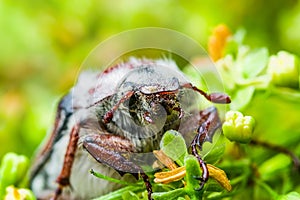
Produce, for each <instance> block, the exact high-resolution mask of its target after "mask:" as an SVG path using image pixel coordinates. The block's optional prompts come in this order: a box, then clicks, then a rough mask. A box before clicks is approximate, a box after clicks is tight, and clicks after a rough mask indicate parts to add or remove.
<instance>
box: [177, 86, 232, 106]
mask: <svg viewBox="0 0 300 200" xmlns="http://www.w3.org/2000/svg"><path fill="white" fill-rule="evenodd" d="M182 87H183V88H188V89H192V90H194V91H196V92H198V93H200V94H201V95H202V96H204V97H205V98H206V99H207V100H208V101H210V102H212V103H221V104H228V103H230V102H231V99H230V97H229V96H228V95H226V94H223V93H210V94H207V93H206V92H204V91H203V90H200V89H199V88H197V87H196V86H193V85H192V84H190V83H187V84H184V85H182Z"/></svg>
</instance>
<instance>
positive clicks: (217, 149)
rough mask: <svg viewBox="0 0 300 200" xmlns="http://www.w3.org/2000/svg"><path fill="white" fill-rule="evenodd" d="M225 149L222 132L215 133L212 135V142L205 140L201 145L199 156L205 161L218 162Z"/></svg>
mask: <svg viewBox="0 0 300 200" xmlns="http://www.w3.org/2000/svg"><path fill="white" fill-rule="evenodd" d="M224 151H225V137H224V135H223V134H220V132H219V133H217V134H215V135H214V138H213V143H210V142H205V143H204V144H203V147H202V151H201V156H202V158H203V159H204V160H205V162H206V163H210V164H213V163H216V162H218V161H219V160H220V159H221V158H222V156H223V154H224Z"/></svg>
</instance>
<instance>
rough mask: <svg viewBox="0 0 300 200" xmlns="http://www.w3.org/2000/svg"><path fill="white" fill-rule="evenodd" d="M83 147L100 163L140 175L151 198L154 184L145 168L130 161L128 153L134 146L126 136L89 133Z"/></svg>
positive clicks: (122, 171) (121, 172) (121, 171)
mask: <svg viewBox="0 0 300 200" xmlns="http://www.w3.org/2000/svg"><path fill="white" fill-rule="evenodd" d="M83 147H84V148H85V149H86V150H87V151H88V152H89V153H90V154H91V155H92V156H93V157H94V159H95V160H97V161H98V162H99V163H103V164H106V165H108V166H110V167H112V168H113V169H115V170H117V171H118V172H119V173H120V174H121V175H123V174H124V173H130V174H132V175H133V176H135V178H137V179H138V175H140V176H141V177H142V178H143V180H144V183H145V185H146V189H147V191H148V199H149V200H150V199H151V194H152V186H151V184H150V181H149V178H148V176H147V175H146V174H145V173H144V171H143V169H142V168H141V167H140V166H138V165H137V164H135V163H134V162H132V161H130V158H128V156H126V154H127V155H129V154H128V153H133V152H134V146H133V145H132V143H131V142H130V141H129V140H127V139H126V138H123V137H120V136H116V135H110V134H100V135H88V136H87V137H86V138H85V139H84V141H83Z"/></svg>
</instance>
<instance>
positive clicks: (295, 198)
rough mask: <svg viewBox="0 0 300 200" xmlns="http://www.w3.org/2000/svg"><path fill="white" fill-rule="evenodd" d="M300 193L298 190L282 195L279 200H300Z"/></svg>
mask: <svg viewBox="0 0 300 200" xmlns="http://www.w3.org/2000/svg"><path fill="white" fill-rule="evenodd" d="M299 199H300V194H299V193H298V192H290V193H288V194H286V195H283V196H280V197H278V198H277V200H299Z"/></svg>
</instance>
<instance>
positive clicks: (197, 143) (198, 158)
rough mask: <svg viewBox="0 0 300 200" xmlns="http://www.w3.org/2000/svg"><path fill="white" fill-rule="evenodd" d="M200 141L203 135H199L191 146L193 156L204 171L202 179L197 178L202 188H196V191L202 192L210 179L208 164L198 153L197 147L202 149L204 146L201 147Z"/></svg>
mask: <svg viewBox="0 0 300 200" xmlns="http://www.w3.org/2000/svg"><path fill="white" fill-rule="evenodd" d="M200 141H201V134H199V133H198V134H197V135H196V137H195V138H194V140H193V141H192V144H191V148H192V154H193V155H194V156H195V157H196V158H197V160H198V162H199V164H200V167H201V169H202V177H196V179H198V180H200V181H201V183H200V187H199V188H195V190H201V189H202V188H203V186H204V184H205V183H206V182H207V180H208V177H209V173H208V169H207V166H206V163H205V162H204V161H203V160H202V159H201V156H200V155H199V153H198V151H197V147H199V148H201V147H202V145H201V146H200V145H199V144H200Z"/></svg>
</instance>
